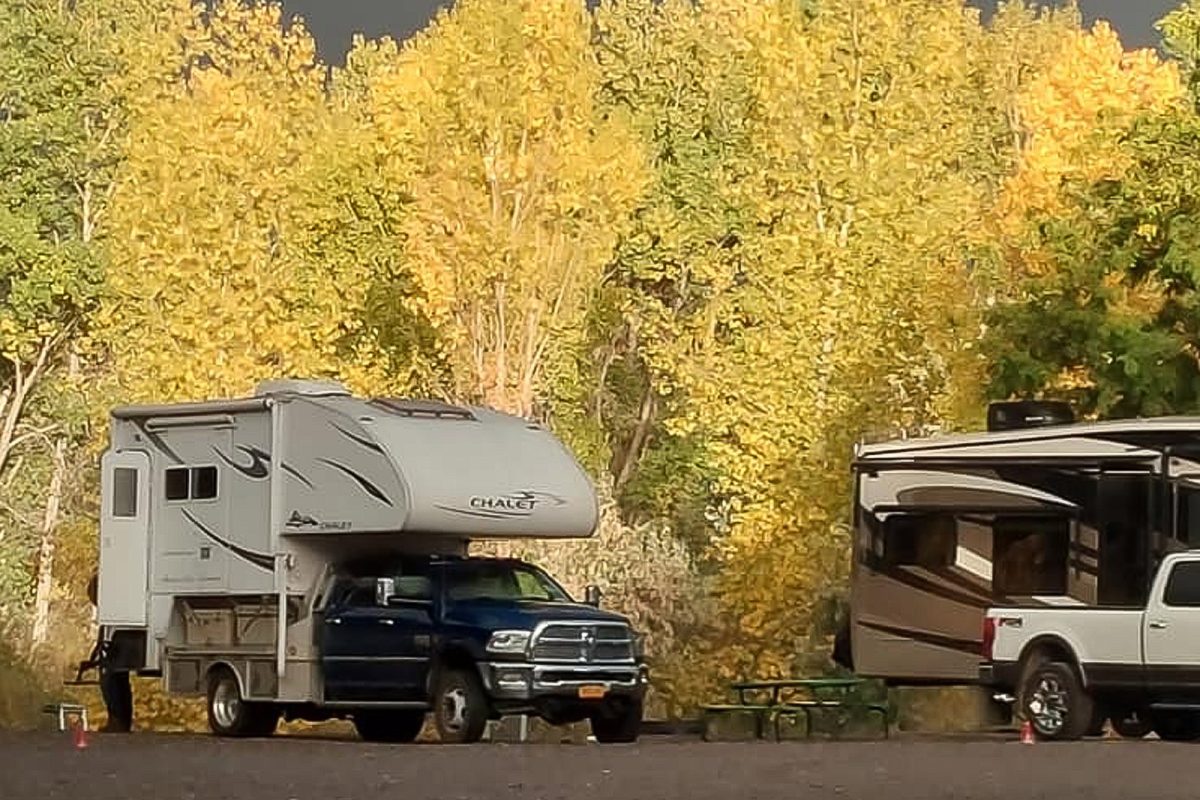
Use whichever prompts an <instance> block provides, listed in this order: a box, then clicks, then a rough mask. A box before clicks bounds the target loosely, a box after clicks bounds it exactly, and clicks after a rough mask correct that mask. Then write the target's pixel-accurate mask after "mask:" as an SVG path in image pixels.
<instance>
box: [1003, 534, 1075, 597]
mask: <svg viewBox="0 0 1200 800" xmlns="http://www.w3.org/2000/svg"><path fill="white" fill-rule="evenodd" d="M1070 539H1071V523H1070V520H1068V519H1065V518H1061V519H1060V518H1052V517H1040V518H1039V517H996V519H995V521H994V522H993V523H992V548H993V552H992V568H993V573H992V587H993V589H994V590H995V592H996V594H998V595H1015V596H1022V595H1025V596H1028V595H1038V594H1066V593H1067V560H1068V556H1069V553H1070Z"/></svg>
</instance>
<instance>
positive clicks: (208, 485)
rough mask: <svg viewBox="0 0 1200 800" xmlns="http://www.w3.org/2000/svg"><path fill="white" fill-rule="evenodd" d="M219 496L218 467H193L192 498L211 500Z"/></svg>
mask: <svg viewBox="0 0 1200 800" xmlns="http://www.w3.org/2000/svg"><path fill="white" fill-rule="evenodd" d="M216 496H217V468H216V467H193V468H192V499H193V500H211V499H212V498H214V497H216Z"/></svg>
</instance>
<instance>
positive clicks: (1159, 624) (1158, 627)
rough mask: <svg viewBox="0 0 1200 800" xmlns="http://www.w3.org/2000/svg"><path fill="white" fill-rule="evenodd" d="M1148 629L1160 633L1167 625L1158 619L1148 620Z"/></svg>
mask: <svg viewBox="0 0 1200 800" xmlns="http://www.w3.org/2000/svg"><path fill="white" fill-rule="evenodd" d="M1150 627H1151V628H1153V629H1154V630H1156V631H1160V630H1162V629H1163V628H1165V627H1167V623H1165V622H1163V621H1162V620H1160V619H1152V620H1150Z"/></svg>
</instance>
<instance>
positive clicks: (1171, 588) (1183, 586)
mask: <svg viewBox="0 0 1200 800" xmlns="http://www.w3.org/2000/svg"><path fill="white" fill-rule="evenodd" d="M1163 603H1164V604H1165V605H1168V606H1176V607H1178V606H1183V607H1187V608H1195V607H1197V606H1200V561H1185V562H1183V563H1182V564H1176V565H1175V569H1173V570H1171V577H1170V579H1169V580H1167V590H1166V591H1165V592H1164V593H1163Z"/></svg>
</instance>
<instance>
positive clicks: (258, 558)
mask: <svg viewBox="0 0 1200 800" xmlns="http://www.w3.org/2000/svg"><path fill="white" fill-rule="evenodd" d="M180 511H181V512H182V513H183V515H184V516H185V517H187V519H188V522H190V523H192V524H193V525H195V526H196V527H197V528H198V529H199V530H200V532H201V533H203V534H204V535H205V536H207V537H208V538H209V539H212V540H213V541H214V542H216V543H217V544H219V545H220V546H221V547H224V548H225V549H226V550H228V551H229V552H231V553H233V554H234V555H235V556H238V557H240V558H242V559H245V560H246V561H249V562H250V563H251V564H253V565H254V566H256V567H260V568H262V569H265V570H266V571H268V572H271V571H272V570H273V569H274V567H275V559H274V558H272V557H271V556H270V555H269V554H267V553H257V552H255V551H253V550H248V549H246V548H245V547H242V546H240V545H236V544H234V543H233V542H231V541H229V540H228V539H222V538H221V537H220V536H218V535H217V534H215V533H213V532H212V531H211V530H210V529H209V528H208V527H207V526H206V525H205V524H204V523H203V522H201V521H200V520H198V519H196V516H195V515H194V514H192V512H190V511H188V510H187V509H186V508H183V509H180Z"/></svg>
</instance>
